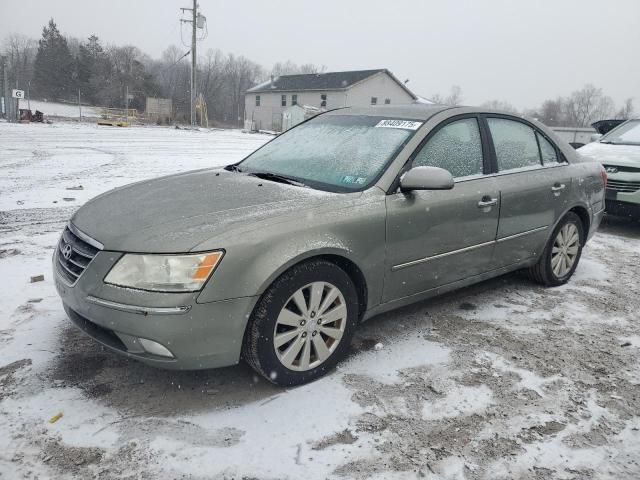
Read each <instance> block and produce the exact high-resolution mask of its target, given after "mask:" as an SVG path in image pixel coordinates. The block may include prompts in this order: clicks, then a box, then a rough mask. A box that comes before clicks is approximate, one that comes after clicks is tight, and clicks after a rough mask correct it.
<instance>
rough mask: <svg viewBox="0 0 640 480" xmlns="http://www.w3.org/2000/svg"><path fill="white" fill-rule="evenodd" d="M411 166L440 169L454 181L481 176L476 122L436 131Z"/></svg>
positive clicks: (479, 140) (469, 119)
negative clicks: (471, 176)
mask: <svg viewBox="0 0 640 480" xmlns="http://www.w3.org/2000/svg"><path fill="white" fill-rule="evenodd" d="M413 166H414V167H418V166H428V167H440V168H444V169H445V170H449V171H450V172H451V174H452V175H453V176H454V177H466V176H468V175H477V174H481V173H482V140H481V138H480V128H479V127H478V121H477V120H476V119H475V118H465V119H463V120H456V121H454V122H451V123H449V124H447V125H445V126H444V127H442V128H441V129H439V130H438V131H437V132H436V133H435V134H434V135H433V137H431V138H430V139H429V140H428V141H427V143H426V144H425V145H424V146H423V147H422V149H421V150H420V151H419V152H418V154H417V155H416V156H415V158H414V159H413Z"/></svg>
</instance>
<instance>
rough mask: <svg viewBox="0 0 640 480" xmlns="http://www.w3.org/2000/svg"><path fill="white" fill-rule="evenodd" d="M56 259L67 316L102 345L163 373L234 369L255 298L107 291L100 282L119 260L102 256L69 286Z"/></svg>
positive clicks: (109, 288) (57, 282)
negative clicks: (158, 349)
mask: <svg viewBox="0 0 640 480" xmlns="http://www.w3.org/2000/svg"><path fill="white" fill-rule="evenodd" d="M55 255H57V253H56V254H54V276H55V285H56V289H57V291H58V294H59V295H60V297H61V298H62V303H63V305H64V308H65V311H66V312H67V315H68V316H69V318H70V319H71V321H72V322H73V323H74V324H75V325H76V326H77V327H79V328H80V329H81V330H82V331H83V332H85V333H86V334H87V335H89V336H91V337H92V338H94V339H95V340H96V341H98V342H99V343H101V344H102V345H104V346H106V347H108V348H110V349H111V350H114V351H116V352H118V353H121V354H124V355H127V356H129V357H132V358H135V359H137V360H140V361H142V362H144V363H147V364H149V365H154V366H157V367H161V368H169V369H184V370H195V369H204V368H216V367H224V366H228V365H234V364H236V363H238V361H239V359H240V352H241V348H242V339H243V336H244V330H245V327H246V324H247V321H248V318H249V316H250V315H251V312H252V310H253V307H254V305H255V302H256V301H257V298H258V297H243V298H236V299H230V300H223V301H217V302H209V303H198V302H197V297H198V293H197V292H196V293H159V292H145V291H136V290H132V289H126V288H121V287H116V286H112V285H107V284H105V283H104V282H103V281H102V279H103V278H104V275H106V272H107V271H108V269H109V268H110V265H112V264H113V263H114V258H116V257H119V256H120V254H117V253H114V252H105V251H101V252H99V253H98V254H97V255H96V256H95V258H94V259H93V261H92V263H91V264H90V265H89V267H88V268H87V270H86V271H85V272H84V273H83V275H82V276H81V277H80V278H79V279H78V281H77V283H76V284H75V285H73V286H70V285H69V284H67V283H66V282H64V279H63V278H62V277H61V276H60V274H59V273H58V271H57V269H56V267H55V262H56V257H55ZM116 260H117V258H116ZM140 339H145V340H151V341H153V342H156V343H157V344H160V345H161V346H163V347H164V348H166V349H167V350H168V351H169V352H170V354H171V357H168V356H160V355H156V354H153V353H149V351H148V349H145V347H144V346H143V344H142V343H141V342H140Z"/></svg>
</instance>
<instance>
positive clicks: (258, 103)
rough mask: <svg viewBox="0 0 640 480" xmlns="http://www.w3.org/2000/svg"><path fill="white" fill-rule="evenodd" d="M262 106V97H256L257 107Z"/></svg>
mask: <svg viewBox="0 0 640 480" xmlns="http://www.w3.org/2000/svg"><path fill="white" fill-rule="evenodd" d="M259 106H260V95H256V107H259Z"/></svg>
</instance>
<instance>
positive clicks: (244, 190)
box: [71, 169, 340, 253]
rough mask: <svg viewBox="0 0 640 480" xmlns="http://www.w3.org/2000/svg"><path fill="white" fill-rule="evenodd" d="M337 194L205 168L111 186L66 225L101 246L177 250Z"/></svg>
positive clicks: (317, 202)
mask: <svg viewBox="0 0 640 480" xmlns="http://www.w3.org/2000/svg"><path fill="white" fill-rule="evenodd" d="M339 195H340V194H335V193H328V192H321V191H318V190H313V189H310V188H304V187H298V186H293V185H287V184H283V183H276V182H272V181H268V180H261V179H259V178H257V177H253V176H249V175H246V174H241V173H234V172H229V171H226V170H222V169H207V170H198V171H193V172H187V173H182V174H177V175H171V176H167V177H161V178H157V179H153V180H147V181H144V182H139V183H134V184H131V185H127V186H125V187H120V188H116V189H114V190H111V191H109V192H106V193H104V194H102V195H99V196H98V197H96V198H94V199H93V200H90V201H89V202H87V203H86V204H85V205H84V206H83V207H82V208H80V209H79V210H78V211H77V212H76V213H75V215H74V216H73V217H72V219H71V223H73V225H74V226H75V227H77V228H78V229H79V230H81V231H82V232H84V233H85V234H87V235H89V236H90V237H92V238H94V239H95V240H97V241H99V242H100V243H102V244H103V245H104V249H105V250H111V251H121V252H144V253H179V252H188V251H191V250H197V248H196V247H197V246H198V245H199V244H200V243H202V242H204V241H206V240H208V239H210V238H212V237H214V236H216V235H220V234H222V233H228V232H229V231H230V230H232V229H233V228H236V227H239V226H242V228H243V230H244V231H245V232H246V230H247V225H255V226H256V227H258V225H259V224H260V222H262V221H265V220H273V219H274V218H276V217H278V216H282V215H285V214H287V213H291V212H300V210H304V209H308V208H313V207H314V206H317V205H320V204H322V203H326V202H327V201H329V200H330V199H332V198H334V197H336V196H339ZM220 247H221V248H224V245H221V246H220Z"/></svg>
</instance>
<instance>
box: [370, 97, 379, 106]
mask: <svg viewBox="0 0 640 480" xmlns="http://www.w3.org/2000/svg"><path fill="white" fill-rule="evenodd" d="M377 103H378V97H371V105H376V104H377Z"/></svg>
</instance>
